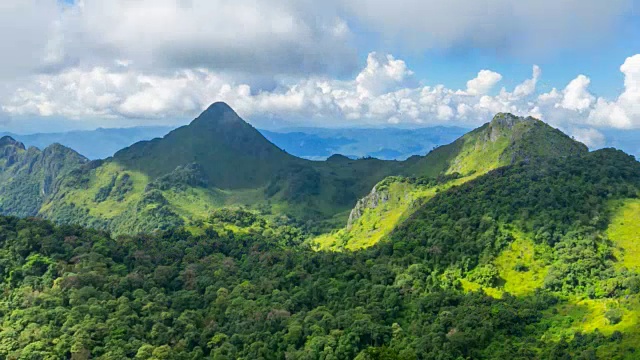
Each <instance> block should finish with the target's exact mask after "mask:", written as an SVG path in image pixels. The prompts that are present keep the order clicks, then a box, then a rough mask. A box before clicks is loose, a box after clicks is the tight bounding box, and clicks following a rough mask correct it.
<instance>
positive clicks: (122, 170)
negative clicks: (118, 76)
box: [0, 103, 587, 248]
mask: <svg viewBox="0 0 640 360" xmlns="http://www.w3.org/2000/svg"><path fill="white" fill-rule="evenodd" d="M17 144H19V143H17ZM20 146H21V144H20V145H15V146H14V148H16V149H18V150H16V151H18V152H19V151H22V150H19V148H20ZM22 147H24V146H22ZM55 149H66V148H64V147H61V146H59V145H57V147H56V148H55ZM33 151H36V149H35V148H33ZM36 152H37V151H36ZM586 152H587V148H586V147H585V146H584V145H583V144H581V143H578V142H576V141H574V140H572V139H571V138H569V137H568V136H566V135H565V134H563V133H561V132H560V131H558V130H556V129H553V128H551V127H550V126H548V125H546V124H544V123H543V122H541V121H539V120H536V119H533V118H521V117H516V116H514V115H511V114H498V115H496V116H495V118H494V119H493V120H492V121H491V122H489V123H487V124H485V125H484V126H482V127H480V128H478V129H476V130H474V131H472V132H470V133H468V134H467V135H465V136H463V137H461V138H460V139H458V140H456V141H455V142H454V143H452V144H450V145H446V146H441V147H439V148H437V149H435V150H433V151H431V152H430V153H429V154H427V155H425V156H414V157H411V158H409V159H407V160H406V161H384V160H378V159H373V158H364V159H358V160H353V159H349V158H347V157H345V156H341V155H334V156H331V157H330V158H328V159H327V160H326V161H309V160H305V159H301V158H297V157H295V156H292V155H290V154H288V153H286V152H285V151H283V150H281V149H279V148H278V147H277V146H275V145H274V144H272V143H270V142H269V141H268V140H267V139H266V138H264V136H262V135H261V134H260V133H259V132H258V131H257V130H256V129H254V128H253V127H252V126H251V125H249V124H248V123H246V122H245V121H244V120H243V119H241V118H240V117H239V116H238V115H237V114H236V113H235V112H234V111H233V110H232V109H231V108H230V107H229V106H228V105H227V104H224V103H215V104H213V105H211V106H210V107H209V108H208V109H207V110H205V111H204V112H203V113H202V114H201V115H200V116H199V117H197V118H196V119H195V120H194V121H193V122H192V123H191V124H189V125H187V126H184V127H181V128H178V129H176V130H174V131H172V132H170V133H169V134H167V135H166V136H165V137H163V138H157V139H153V140H150V141H142V142H139V143H136V144H134V145H132V146H130V147H128V148H125V149H122V150H121V151H118V152H117V153H116V154H115V155H114V157H112V158H108V159H105V160H97V161H92V162H89V163H85V162H86V161H85V160H84V158H82V157H81V156H80V155H77V154H75V153H73V152H72V151H71V150H68V149H66V152H63V153H64V154H67V155H65V156H58V157H51V161H49V162H48V163H49V164H52V165H51V166H49V168H54V169H61V171H55V179H53V178H51V181H50V182H49V183H50V184H51V185H54V186H51V187H50V188H46V189H44V188H42V186H36V185H34V186H24V184H28V183H29V182H31V181H34V179H39V178H41V177H42V175H36V176H31V177H30V178H29V179H26V180H25V181H21V182H20V183H19V185H16V186H9V185H6V184H11V182H9V181H7V182H6V184H5V185H4V186H3V187H2V188H0V199H1V198H4V199H8V200H7V201H6V203H7V204H14V203H16V199H34V200H33V201H29V203H28V206H27V205H25V204H26V203H25V204H20V205H17V204H15V205H11V206H7V205H5V206H3V207H2V209H1V210H2V213H4V214H7V215H18V216H25V215H36V214H37V215H38V216H40V217H44V218H47V219H50V220H53V221H54V222H56V223H67V224H80V225H83V226H88V227H92V228H96V229H104V230H109V231H111V232H113V233H116V234H132V233H138V232H151V231H155V230H167V229H172V228H177V227H181V226H187V227H192V226H193V225H194V224H197V223H201V222H206V220H207V218H208V217H209V215H210V214H211V212H212V211H214V210H218V209H238V208H247V209H249V210H251V211H253V212H257V213H259V214H260V215H263V216H265V217H267V218H268V220H269V221H277V219H278V218H280V217H283V216H284V217H286V218H288V219H289V220H288V221H291V222H295V223H297V224H298V225H299V226H301V227H303V228H305V229H306V230H309V231H310V232H313V233H315V234H320V233H324V234H325V238H324V240H322V238H321V241H319V242H318V243H320V244H322V246H323V247H325V248H342V247H344V246H346V247H347V248H359V247H363V246H370V245H372V244H374V243H375V242H377V241H378V240H379V239H381V238H384V237H386V236H387V235H388V234H389V232H390V231H391V230H392V229H393V228H395V227H396V226H397V225H398V224H399V222H400V221H399V220H402V219H405V218H406V217H407V216H408V215H410V214H411V211H412V209H415V208H416V207H417V205H419V202H420V201H424V200H426V199H428V198H429V197H430V196H432V195H433V194H435V191H436V189H435V188H433V187H429V186H427V187H425V186H422V185H424V184H432V183H433V181H432V180H433V179H435V178H438V177H440V178H441V179H446V180H447V182H443V181H441V180H438V181H437V182H438V184H439V185H440V187H441V188H442V189H446V188H448V187H450V186H453V185H456V184H460V183H463V182H465V181H468V180H470V179H473V178H475V177H477V176H480V175H481V174H484V173H486V172H487V171H490V170H492V169H495V168H497V167H500V166H504V165H509V164H513V163H517V162H519V161H530V160H532V159H536V158H543V157H544V158H547V157H548V158H556V157H565V156H571V155H575V154H580V153H586ZM47 153H48V152H47V151H46V150H45V151H44V154H47ZM73 154H75V157H74V156H73ZM74 159H75V160H74ZM62 170H64V171H62ZM30 171H31V170H30ZM0 172H1V173H0V176H3V177H4V176H6V177H7V178H8V179H9V178H11V177H13V175H12V174H13V172H12V170H10V169H0ZM14 172H15V171H14ZM23 173H24V172H23ZM397 175H401V176H403V177H405V178H410V179H414V178H415V179H418V180H417V182H416V181H414V180H410V181H409V182H405V184H411V186H409V187H405V188H403V190H402V192H401V193H400V194H398V196H399V197H400V198H402V199H401V200H400V201H397V202H396V204H397V206H394V209H393V211H392V214H389V212H388V211H387V210H385V209H382V210H380V209H373V212H374V213H371V211H368V210H367V209H365V210H364V211H361V212H360V213H361V214H360V215H363V216H356V217H354V216H353V215H354V212H353V211H356V212H357V211H358V209H357V205H358V200H359V199H361V198H363V197H365V196H366V195H367V193H369V192H370V191H371V189H372V188H373V187H374V186H375V185H376V184H377V183H378V182H380V181H381V180H383V179H385V178H387V177H389V176H397ZM49 178H50V177H49ZM387 182H388V181H387ZM49 183H48V184H49ZM15 184H18V183H15ZM416 184H420V185H421V186H415V185H416ZM395 188H396V189H397V188H398V187H397V186H396V187H395ZM43 190H44V191H43ZM440 190H441V189H440ZM440 190H438V191H440ZM11 199H13V200H11ZM25 206H26V207H27V209H26V211H25V210H24V209H22V207H25ZM354 207H356V209H355V210H354ZM350 212H351V217H350ZM367 212H368V213H369V214H367ZM378 213H380V214H378ZM349 218H351V220H349V224H350V225H351V224H352V223H353V224H355V226H353V228H354V229H355V231H347V234H346V235H342V234H338V236H334V235H335V234H332V233H331V232H332V231H334V230H336V229H339V228H341V227H343V226H344V225H345V224H346V223H347V222H348V219H349ZM367 219H369V220H371V221H370V222H367V221H368V220H367ZM380 221H383V222H384V224H382V225H381V226H378V225H377V223H378V222H380ZM372 222H373V225H371V223H372ZM370 226H374V227H376V228H375V229H374V234H369V232H370V230H371V229H370ZM327 234H328V235H327ZM336 239H337V240H336ZM351 239H355V242H354V241H352V240H351Z"/></svg>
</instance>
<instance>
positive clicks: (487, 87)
mask: <svg viewBox="0 0 640 360" xmlns="http://www.w3.org/2000/svg"><path fill="white" fill-rule="evenodd" d="M500 80H502V75H500V74H498V73H497V72H493V71H491V70H480V72H479V73H478V76H476V77H475V78H474V79H471V80H469V81H467V93H468V94H469V95H484V94H486V93H488V92H489V91H491V89H493V87H494V86H495V85H496V84H497V83H498V82H500Z"/></svg>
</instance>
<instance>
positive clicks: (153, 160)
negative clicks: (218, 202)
mask: <svg viewBox="0 0 640 360" xmlns="http://www.w3.org/2000/svg"><path fill="white" fill-rule="evenodd" d="M114 159H115V161H117V162H119V163H121V164H124V165H126V166H127V167H129V168H131V169H136V170H139V171H141V172H143V173H145V174H146V175H148V176H149V177H150V178H152V179H156V178H158V177H160V176H163V175H166V174H169V173H171V172H172V171H174V170H175V169H176V168H177V167H178V166H184V165H187V164H191V163H198V164H201V166H202V167H203V173H204V174H205V175H206V178H207V181H208V182H209V183H210V184H212V185H214V186H217V187H220V188H225V189H230V188H253V187H258V186H262V185H265V184H266V183H267V182H268V181H269V180H270V179H271V178H272V177H273V174H274V173H275V172H277V171H279V170H280V169H281V168H282V167H284V166H286V164H288V163H291V162H295V161H298V160H297V159H296V158H294V157H293V156H291V155H288V154H287V153H285V152H284V151H282V150H281V149H279V148H278V147H277V146H275V145H273V144H272V143H270V142H269V141H268V140H267V139H265V138H264V136H262V134H260V133H259V132H258V130H256V129H255V128H253V126H251V125H250V124H249V123H247V122H246V121H244V120H243V119H242V118H240V116H238V114H236V112H235V111H234V110H233V109H232V108H231V107H230V106H229V105H227V104H225V103H223V102H216V103H214V104H212V105H211V106H209V107H208V108H207V109H206V110H205V111H203V112H202V114H200V115H199V116H198V117H197V118H196V119H195V120H193V121H192V122H191V124H189V125H187V126H183V127H180V128H178V129H175V130H173V131H172V132H170V133H169V134H167V135H166V136H165V137H164V138H162V139H154V140H151V141H142V142H139V143H136V144H134V145H132V146H130V147H128V148H126V149H123V150H120V151H118V152H117V153H116V154H115V155H114Z"/></svg>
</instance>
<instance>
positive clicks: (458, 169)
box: [312, 113, 589, 250]
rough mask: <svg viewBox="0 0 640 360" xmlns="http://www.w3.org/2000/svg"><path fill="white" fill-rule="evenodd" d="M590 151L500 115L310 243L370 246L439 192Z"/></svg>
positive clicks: (529, 121) (420, 160) (408, 170)
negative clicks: (501, 170)
mask: <svg viewBox="0 0 640 360" xmlns="http://www.w3.org/2000/svg"><path fill="white" fill-rule="evenodd" d="M588 151H589V150H588V148H587V147H586V146H585V145H584V144H582V143H579V142H577V141H575V140H573V139H571V138H570V137H568V136H567V135H565V134H564V133H562V132H561V131H559V130H557V129H554V128H552V127H550V126H548V125H547V124H545V123H544V122H542V121H540V120H537V119H534V118H531V117H527V118H523V117H517V116H514V115H511V114H503V113H501V114H497V115H496V116H495V117H494V118H493V119H492V120H491V122H489V123H486V124H484V125H483V126H481V127H479V128H478V129H475V130H473V131H471V132H469V133H467V134H465V135H464V136H462V137H460V138H459V139H457V140H456V141H454V142H453V143H451V144H449V145H444V146H440V147H438V148H436V149H434V150H433V151H431V152H430V153H429V154H427V155H426V156H424V157H412V158H409V159H408V160H407V161H406V162H405V163H406V165H405V166H403V168H402V170H401V172H400V173H399V175H403V176H394V177H391V178H388V179H385V180H384V181H382V182H381V183H379V184H377V185H376V186H375V187H374V188H373V190H372V191H371V193H370V194H369V195H367V196H366V197H364V198H363V199H361V200H360V201H358V203H357V204H356V206H355V208H354V209H353V210H352V211H351V214H350V216H349V220H348V222H347V223H346V226H345V227H344V228H342V229H340V230H339V231H332V232H330V233H327V234H324V235H322V236H319V237H318V238H316V239H314V240H313V241H312V243H313V244H314V246H316V247H318V248H320V249H349V250H355V249H360V248H363V247H368V246H372V245H374V244H375V243H377V242H378V241H380V240H382V239H383V238H385V237H386V236H388V235H389V234H390V233H391V231H393V229H395V228H396V227H397V226H398V225H399V224H401V223H402V222H403V221H404V220H405V219H406V218H407V217H409V216H410V215H411V214H412V212H413V211H415V210H416V209H417V208H418V207H419V205H420V204H421V203H422V202H424V201H427V200H428V199H430V198H432V197H433V196H434V195H436V194H437V193H438V192H440V191H443V190H446V189H448V188H450V187H452V186H456V185H460V184H462V183H465V182H467V181H470V180H473V179H475V178H477V177H478V176H481V175H483V174H486V173H487V172H489V171H491V170H494V169H497V168H499V167H503V166H507V165H512V164H516V163H518V162H529V161H532V160H535V159H541V158H562V157H571V156H576V155H584V154H587V153H588Z"/></svg>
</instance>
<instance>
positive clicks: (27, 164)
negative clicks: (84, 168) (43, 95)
mask: <svg viewBox="0 0 640 360" xmlns="http://www.w3.org/2000/svg"><path fill="white" fill-rule="evenodd" d="M86 162H87V159H86V158H84V157H83V156H82V155H80V154H78V153H77V152H75V151H73V150H71V149H69V148H67V147H65V146H62V145H60V144H53V145H49V146H48V147H46V148H45V149H44V150H42V151H41V150H39V149H37V148H35V147H29V148H28V149H27V148H25V146H24V144H22V143H20V142H18V141H16V140H14V139H13V138H11V137H9V136H4V137H2V138H0V212H1V213H9V214H13V215H17V216H23V217H24V216H34V215H36V214H37V213H38V211H39V210H40V207H41V206H42V204H43V203H44V202H45V201H46V200H47V199H48V198H49V196H51V195H52V194H53V193H55V192H56V190H57V188H56V187H57V183H58V180H59V179H60V178H61V177H64V176H66V175H67V174H68V173H69V172H70V171H71V170H72V169H74V168H76V167H77V166H79V165H81V164H84V163H86Z"/></svg>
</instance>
